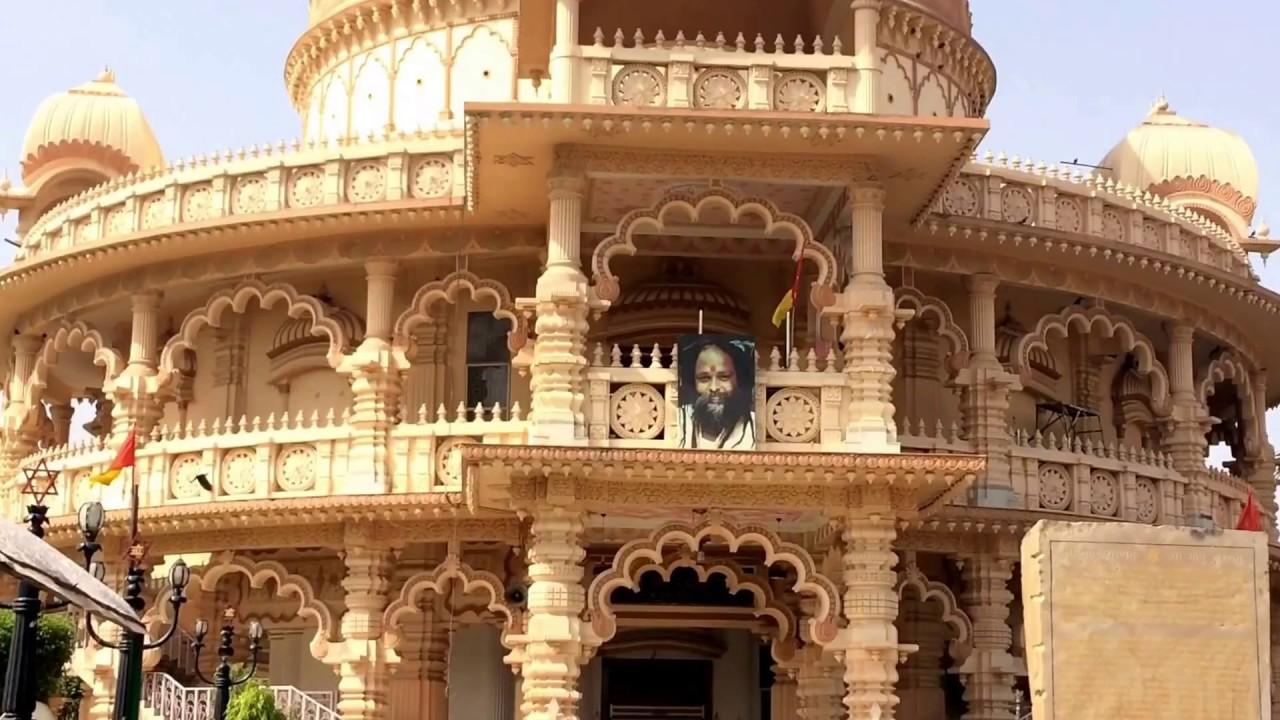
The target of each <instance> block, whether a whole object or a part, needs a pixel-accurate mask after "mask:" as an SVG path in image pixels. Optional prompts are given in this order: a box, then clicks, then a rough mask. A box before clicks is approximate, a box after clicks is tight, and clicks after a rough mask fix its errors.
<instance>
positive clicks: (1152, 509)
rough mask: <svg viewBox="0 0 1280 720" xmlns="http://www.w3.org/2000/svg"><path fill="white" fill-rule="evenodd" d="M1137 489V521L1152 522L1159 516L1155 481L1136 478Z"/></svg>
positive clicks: (1158, 501) (1158, 496)
mask: <svg viewBox="0 0 1280 720" xmlns="http://www.w3.org/2000/svg"><path fill="white" fill-rule="evenodd" d="M1137 490H1138V492H1137V508H1138V522H1144V523H1154V522H1155V521H1156V520H1157V519H1158V518H1159V516H1160V512H1159V507H1160V500H1159V498H1160V495H1159V493H1157V492H1156V484H1155V482H1154V481H1152V480H1149V479H1147V478H1138V487H1137Z"/></svg>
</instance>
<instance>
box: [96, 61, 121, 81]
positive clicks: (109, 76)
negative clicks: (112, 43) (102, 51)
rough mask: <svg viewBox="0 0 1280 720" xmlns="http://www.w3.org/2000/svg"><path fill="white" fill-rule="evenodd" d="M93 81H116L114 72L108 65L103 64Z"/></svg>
mask: <svg viewBox="0 0 1280 720" xmlns="http://www.w3.org/2000/svg"><path fill="white" fill-rule="evenodd" d="M94 81H95V82H100V83H114V82H115V81H116V74H115V72H113V71H112V70H111V66H110V65H104V66H103V67H102V72H100V73H98V77H96V78H94Z"/></svg>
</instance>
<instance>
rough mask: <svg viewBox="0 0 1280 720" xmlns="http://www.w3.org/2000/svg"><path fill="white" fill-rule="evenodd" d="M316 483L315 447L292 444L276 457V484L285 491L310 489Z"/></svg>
mask: <svg viewBox="0 0 1280 720" xmlns="http://www.w3.org/2000/svg"><path fill="white" fill-rule="evenodd" d="M315 484H316V449H315V448H314V447H312V446H311V445H293V446H290V447H286V448H284V449H283V450H281V451H280V455H279V456H278V457H276V485H277V486H278V487H279V488H280V489H281V490H284V491H286V492H302V491H304V490H310V489H311V488H313V487H315Z"/></svg>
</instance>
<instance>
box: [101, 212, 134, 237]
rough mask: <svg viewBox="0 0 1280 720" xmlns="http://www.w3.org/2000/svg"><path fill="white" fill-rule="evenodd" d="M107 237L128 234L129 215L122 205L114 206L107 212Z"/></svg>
mask: <svg viewBox="0 0 1280 720" xmlns="http://www.w3.org/2000/svg"><path fill="white" fill-rule="evenodd" d="M106 226H107V235H124V234H125V233H127V232H129V213H127V212H125V210H124V205H116V206H115V207H113V208H111V209H110V210H108V211H107V220H106Z"/></svg>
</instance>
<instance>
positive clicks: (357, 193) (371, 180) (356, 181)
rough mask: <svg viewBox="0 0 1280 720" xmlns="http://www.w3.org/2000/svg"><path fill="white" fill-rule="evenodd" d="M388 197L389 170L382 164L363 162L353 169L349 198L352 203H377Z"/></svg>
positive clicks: (348, 184) (350, 177)
mask: <svg viewBox="0 0 1280 720" xmlns="http://www.w3.org/2000/svg"><path fill="white" fill-rule="evenodd" d="M386 196H387V169H386V168H385V167H383V165H382V163H376V162H362V163H359V164H356V165H353V166H352V167H351V174H350V176H349V177H348V178H347V198H348V199H349V200H351V202H376V201H378V200H382V199H383V198H385V197H386Z"/></svg>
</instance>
